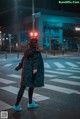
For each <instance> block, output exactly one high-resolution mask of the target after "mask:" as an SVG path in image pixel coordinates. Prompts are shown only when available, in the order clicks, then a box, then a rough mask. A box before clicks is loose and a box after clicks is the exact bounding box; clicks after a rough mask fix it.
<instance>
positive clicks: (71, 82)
mask: <svg viewBox="0 0 80 119" xmlns="http://www.w3.org/2000/svg"><path fill="white" fill-rule="evenodd" d="M50 81H53V82H59V83H64V84H70V85H76V86H80V82H76V81H70V80H63V79H50Z"/></svg>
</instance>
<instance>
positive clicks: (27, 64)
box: [13, 39, 44, 111]
mask: <svg viewBox="0 0 80 119" xmlns="http://www.w3.org/2000/svg"><path fill="white" fill-rule="evenodd" d="M37 46H38V44H37V41H36V39H32V40H31V41H30V43H29V48H28V49H27V50H25V52H24V56H23V58H22V60H21V63H19V65H18V66H17V67H16V68H15V70H19V69H21V68H22V76H21V86H20V89H19V92H18V95H17V100H16V103H15V105H14V106H13V109H14V110H17V111H21V110H22V107H21V106H20V104H19V103H20V101H21V98H22V96H23V93H24V90H25V88H26V87H29V89H28V98H29V103H28V105H27V107H28V108H29V109H30V108H35V107H38V104H36V103H35V102H34V101H33V100H32V97H33V91H34V88H35V87H42V86H44V65H43V59H42V56H41V53H40V51H39V50H38V48H37Z"/></svg>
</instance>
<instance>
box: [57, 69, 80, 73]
mask: <svg viewBox="0 0 80 119" xmlns="http://www.w3.org/2000/svg"><path fill="white" fill-rule="evenodd" d="M57 70H60V71H69V72H74V73H75V72H76V73H80V71H76V70H71V69H57Z"/></svg>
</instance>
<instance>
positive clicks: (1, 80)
mask: <svg viewBox="0 0 80 119" xmlns="http://www.w3.org/2000/svg"><path fill="white" fill-rule="evenodd" d="M0 82H1V83H4V84H11V83H16V81H10V80H7V79H3V78H0Z"/></svg>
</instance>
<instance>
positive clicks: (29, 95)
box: [28, 87, 34, 104]
mask: <svg viewBox="0 0 80 119" xmlns="http://www.w3.org/2000/svg"><path fill="white" fill-rule="evenodd" d="M33 90H34V88H33V87H30V88H29V89H28V97H29V104H31V103H32V96H33Z"/></svg>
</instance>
